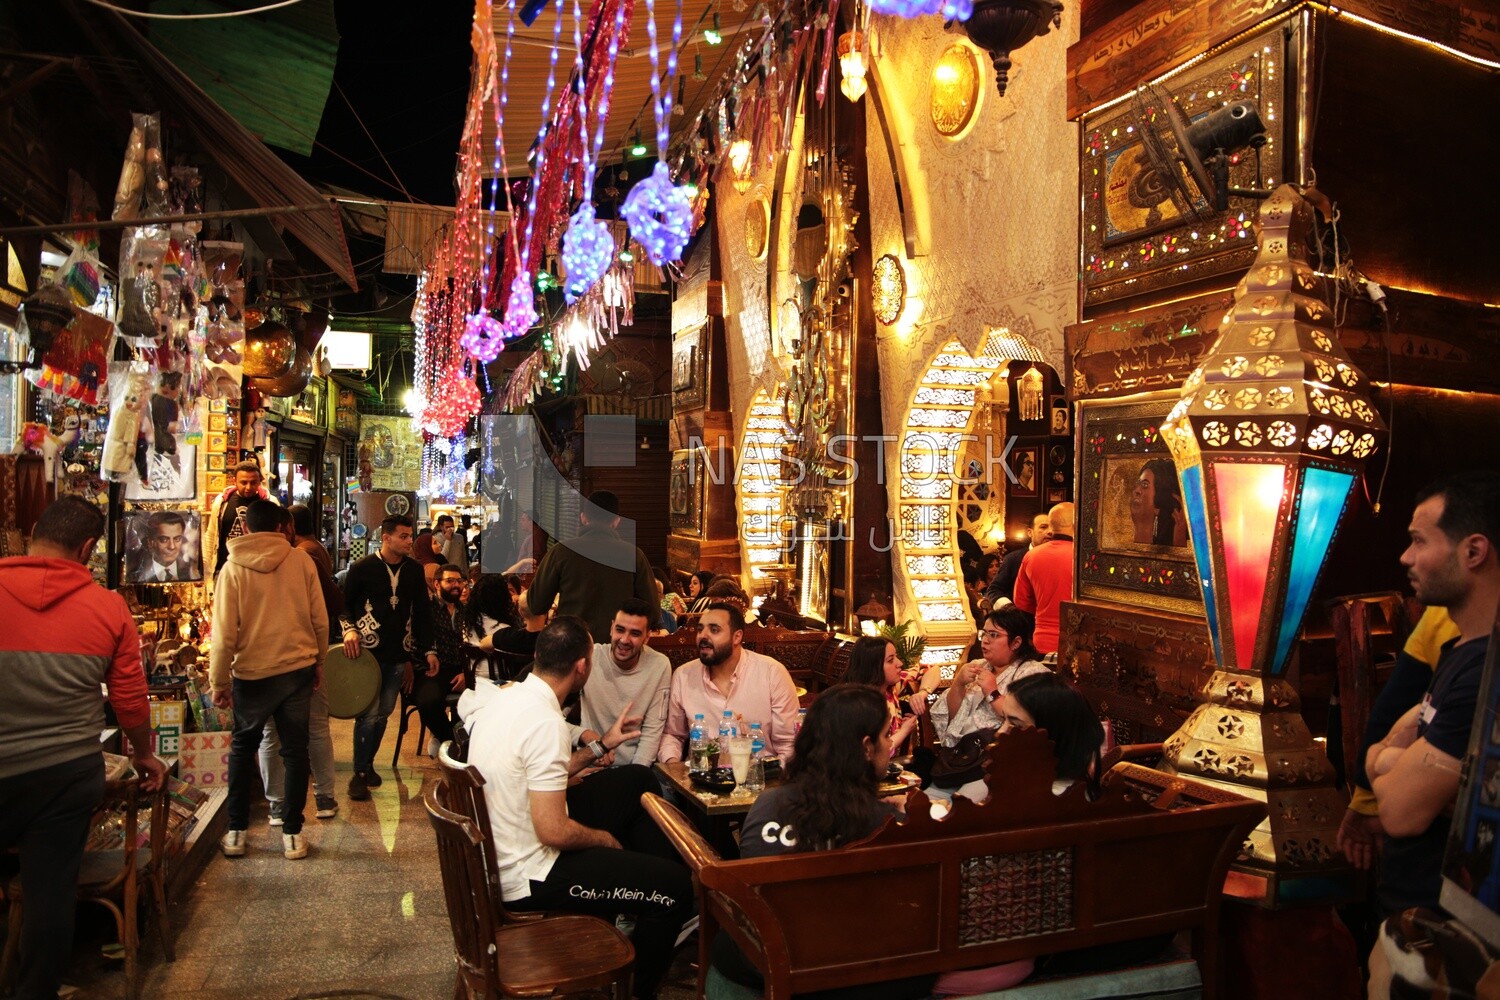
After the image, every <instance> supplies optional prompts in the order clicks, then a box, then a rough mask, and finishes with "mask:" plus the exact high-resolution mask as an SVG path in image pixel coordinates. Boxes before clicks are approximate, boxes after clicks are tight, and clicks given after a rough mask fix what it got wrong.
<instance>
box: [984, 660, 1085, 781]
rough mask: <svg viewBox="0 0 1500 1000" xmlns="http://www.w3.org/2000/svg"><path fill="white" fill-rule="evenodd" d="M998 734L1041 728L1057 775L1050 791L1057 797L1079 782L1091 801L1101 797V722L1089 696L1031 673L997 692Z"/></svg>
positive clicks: (1060, 681)
mask: <svg viewBox="0 0 1500 1000" xmlns="http://www.w3.org/2000/svg"><path fill="white" fill-rule="evenodd" d="M998 707H999V709H1000V711H999V715H1000V732H1002V733H1010V732H1015V731H1017V730H1021V729H1041V730H1044V731H1045V732H1046V733H1047V738H1048V739H1050V740H1051V741H1052V753H1053V755H1054V756H1055V757H1056V758H1057V773H1056V775H1055V776H1054V777H1053V779H1052V794H1053V795H1061V794H1062V793H1063V792H1066V791H1067V790H1068V789H1069V788H1072V787H1073V786H1074V785H1076V784H1078V783H1079V782H1080V781H1081V782H1083V783H1084V785H1085V786H1086V788H1087V794H1088V797H1089V801H1091V802H1092V801H1093V800H1094V799H1097V798H1098V797H1099V793H1100V791H1101V786H1100V781H1101V780H1102V779H1103V777H1104V775H1103V774H1101V773H1100V772H1101V770H1102V765H1101V763H1100V755H1101V752H1102V750H1103V747H1104V726H1103V725H1102V724H1101V723H1100V722H1099V717H1098V716H1097V715H1095V714H1094V709H1093V708H1092V707H1091V706H1090V705H1089V702H1088V699H1087V698H1085V697H1084V696H1083V695H1081V694H1079V693H1078V691H1077V690H1076V689H1075V688H1073V687H1072V686H1071V685H1070V684H1069V683H1068V682H1067V681H1065V680H1063V679H1062V678H1061V677H1059V676H1057V675H1056V674H1054V673H1051V672H1046V673H1040V674H1030V675H1028V676H1026V677H1022V678H1021V679H1020V680H1017V681H1014V682H1012V683H1011V685H1010V687H1009V688H1007V689H1006V691H1005V693H1004V694H1003V695H1001V696H1000V704H999V706H998Z"/></svg>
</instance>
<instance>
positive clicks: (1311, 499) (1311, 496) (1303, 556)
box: [1271, 469, 1354, 675]
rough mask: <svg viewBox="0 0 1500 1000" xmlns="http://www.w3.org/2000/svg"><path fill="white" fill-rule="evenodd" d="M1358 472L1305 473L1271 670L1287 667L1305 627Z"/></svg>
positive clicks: (1311, 470)
mask: <svg viewBox="0 0 1500 1000" xmlns="http://www.w3.org/2000/svg"><path fill="white" fill-rule="evenodd" d="M1353 485H1354V476H1353V474H1351V473H1348V472H1334V471H1332V470H1330V469H1308V470H1307V471H1306V472H1305V473H1303V476H1302V502H1301V504H1300V506H1299V512H1298V516H1297V527H1296V532H1297V533H1296V535H1295V536H1294V537H1293V539H1292V562H1291V569H1290V570H1289V571H1288V573H1287V580H1286V604H1285V605H1284V606H1283V607H1282V609H1281V632H1280V633H1279V634H1278V635H1277V637H1276V656H1275V658H1274V659H1272V660H1271V673H1272V674H1277V675H1279V674H1280V673H1281V672H1282V671H1283V670H1285V669H1286V661H1287V655H1288V654H1289V653H1290V652H1291V649H1292V641H1293V640H1294V639H1296V638H1297V633H1298V632H1299V631H1301V629H1302V616H1303V614H1304V613H1305V612H1306V611H1307V602H1308V599H1309V598H1311V597H1312V590H1313V584H1315V583H1317V582H1318V574H1319V573H1320V572H1322V569H1323V562H1324V560H1325V559H1326V558H1327V556H1328V546H1329V544H1330V543H1331V542H1332V541H1333V534H1334V532H1335V531H1337V530H1338V527H1339V514H1340V513H1341V512H1342V511H1343V509H1344V501H1346V500H1347V499H1349V490H1350V488H1351V487H1352V486H1353Z"/></svg>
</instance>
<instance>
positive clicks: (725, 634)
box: [656, 599, 798, 764]
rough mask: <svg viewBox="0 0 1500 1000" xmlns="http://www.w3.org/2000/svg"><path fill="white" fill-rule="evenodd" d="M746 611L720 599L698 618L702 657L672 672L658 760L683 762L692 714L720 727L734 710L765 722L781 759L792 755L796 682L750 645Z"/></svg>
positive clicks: (772, 748)
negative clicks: (748, 643)
mask: <svg viewBox="0 0 1500 1000" xmlns="http://www.w3.org/2000/svg"><path fill="white" fill-rule="evenodd" d="M744 637H745V611H744V609H743V608H742V607H740V605H739V603H738V602H735V601H732V600H729V599H721V600H716V601H715V602H714V603H713V604H710V605H709V606H708V610H706V611H704V612H703V614H702V616H701V617H700V618H699V619H698V661H697V662H696V663H685V664H683V665H682V666H681V667H679V668H678V669H677V672H676V673H675V674H673V675H672V693H671V697H670V699H669V701H668V704H667V725H666V732H665V733H663V734H662V739H661V745H660V747H659V748H658V749H657V751H656V759H657V760H659V761H661V762H662V763H667V762H669V761H674V760H681V759H682V757H683V754H684V753H685V752H686V749H687V739H688V732H689V730H690V729H691V728H692V724H693V717H694V716H695V715H702V716H703V722H704V724H705V726H706V727H707V728H708V729H709V730H711V731H714V732H717V731H718V727H719V722H720V720H722V719H723V717H724V712H725V711H726V710H727V711H730V712H733V713H734V714H735V715H736V716H738V717H740V718H742V719H743V720H744V724H745V726H746V727H748V726H749V725H750V724H751V723H753V722H759V723H760V724H761V730H762V731H763V732H764V733H765V740H766V749H767V750H769V751H770V752H771V753H772V754H773V755H775V756H777V757H780V758H781V761H782V763H783V764H784V763H786V762H787V761H789V760H791V759H792V743H793V741H794V740H795V739H796V738H797V708H798V705H797V685H796V684H794V683H792V675H791V674H789V673H787V669H786V667H784V666H782V665H781V663H780V662H779V661H777V660H773V659H771V657H769V656H764V655H762V654H760V653H757V652H754V651H753V650H749V649H745V648H744V647H743V645H742V642H743V640H744Z"/></svg>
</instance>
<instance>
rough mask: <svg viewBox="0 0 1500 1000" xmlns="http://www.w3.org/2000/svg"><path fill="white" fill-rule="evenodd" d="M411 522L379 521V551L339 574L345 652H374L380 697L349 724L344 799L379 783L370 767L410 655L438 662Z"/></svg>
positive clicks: (407, 676) (433, 666)
mask: <svg viewBox="0 0 1500 1000" xmlns="http://www.w3.org/2000/svg"><path fill="white" fill-rule="evenodd" d="M413 527H414V525H413V524H412V520H411V518H409V517H406V516H404V515H396V516H392V517H388V518H386V519H385V520H384V521H382V522H380V550H379V551H378V552H376V553H374V554H373V555H368V556H365V557H364V558H363V559H361V560H360V561H359V562H357V563H355V564H354V565H353V566H351V567H349V572H348V575H347V576H346V577H345V578H344V614H343V616H342V617H341V618H340V624H341V625H342V626H343V630H344V655H346V656H348V657H349V658H350V659H353V658H354V657H356V656H358V655H359V654H360V651H361V650H362V649H368V650H369V651H370V652H372V653H374V654H375V659H376V660H377V661H378V662H379V663H380V697H379V698H377V699H376V700H375V704H374V705H373V706H371V708H370V710H369V711H367V712H366V713H365V714H364V715H362V716H360V717H359V719H358V721H356V722H355V724H354V777H352V778H350V779H349V798H351V799H353V800H355V801H357V802H359V801H364V800H365V799H368V798H369V797H370V791H369V790H370V789H371V788H378V787H380V784H381V778H380V775H379V774H377V773H376V772H375V755H376V754H377V753H378V752H379V751H380V740H381V738H382V737H383V736H384V735H385V720H386V719H387V718H388V717H389V716H390V714H391V710H392V709H393V708H395V707H396V698H397V695H398V694H399V693H400V692H402V691H405V692H407V693H410V692H411V689H412V680H413V678H414V677H415V673H416V671H415V668H414V666H413V664H412V660H413V658H414V657H415V656H416V655H417V651H418V650H422V651H423V652H424V653H425V654H426V657H425V658H426V664H427V668H428V669H430V670H432V671H433V672H436V671H437V669H438V667H439V662H438V655H437V649H436V648H435V646H434V645H433V641H432V607H431V604H430V602H429V601H428V599H427V579H426V577H424V576H423V575H422V566H421V564H420V563H418V562H417V561H416V560H415V559H412V558H411V550H412V541H413V534H412V529H413Z"/></svg>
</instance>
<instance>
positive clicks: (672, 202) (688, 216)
mask: <svg viewBox="0 0 1500 1000" xmlns="http://www.w3.org/2000/svg"><path fill="white" fill-rule="evenodd" d="M620 214H621V215H622V216H624V217H625V221H626V222H627V223H629V224H630V235H631V236H632V237H634V238H635V241H636V242H637V243H639V244H640V245H641V248H642V249H643V250H645V251H646V259H647V260H649V261H650V262H651V263H653V264H655V265H656V266H657V267H661V266H663V265H666V264H671V263H673V262H675V261H678V260H681V259H682V251H683V250H684V249H685V248H686V247H687V243H688V238H689V237H690V236H692V232H693V202H692V198H691V196H690V195H689V194H688V193H687V190H686V188H682V187H678V186H677V185H675V184H673V183H672V177H671V175H670V174H669V173H668V172H667V165H666V164H665V163H662V162H661V161H660V160H658V161H657V163H656V166H655V167H654V168H652V171H651V176H650V177H647V178H645V179H644V180H641V181H638V182H637V183H636V185H635V187H633V188H631V189H630V194H629V195H627V196H626V198H625V204H624V205H622V206H620Z"/></svg>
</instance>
